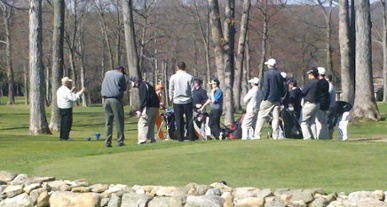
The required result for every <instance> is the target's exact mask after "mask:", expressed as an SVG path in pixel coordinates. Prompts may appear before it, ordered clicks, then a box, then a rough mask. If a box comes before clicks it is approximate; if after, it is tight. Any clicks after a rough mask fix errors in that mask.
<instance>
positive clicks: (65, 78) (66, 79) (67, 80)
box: [62, 77, 73, 84]
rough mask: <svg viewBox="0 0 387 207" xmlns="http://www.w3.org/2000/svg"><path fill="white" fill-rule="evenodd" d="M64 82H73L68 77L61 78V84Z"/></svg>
mask: <svg viewBox="0 0 387 207" xmlns="http://www.w3.org/2000/svg"><path fill="white" fill-rule="evenodd" d="M66 82H73V80H71V79H70V78H69V77H64V78H62V84H65V83H66Z"/></svg>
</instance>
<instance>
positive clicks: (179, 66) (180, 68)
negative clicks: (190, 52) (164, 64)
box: [176, 62, 185, 70]
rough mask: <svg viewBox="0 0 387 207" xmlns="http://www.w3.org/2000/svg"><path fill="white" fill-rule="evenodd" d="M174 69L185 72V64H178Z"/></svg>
mask: <svg viewBox="0 0 387 207" xmlns="http://www.w3.org/2000/svg"><path fill="white" fill-rule="evenodd" d="M176 67H177V69H178V70H185V62H179V63H178V64H177V66H176Z"/></svg>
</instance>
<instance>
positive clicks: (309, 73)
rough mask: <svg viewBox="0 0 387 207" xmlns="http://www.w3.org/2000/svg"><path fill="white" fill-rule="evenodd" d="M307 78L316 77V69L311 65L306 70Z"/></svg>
mask: <svg viewBox="0 0 387 207" xmlns="http://www.w3.org/2000/svg"><path fill="white" fill-rule="evenodd" d="M307 74H308V78H309V79H310V80H311V79H315V78H318V70H317V68H316V67H312V68H311V69H310V70H309V71H308V72H307Z"/></svg>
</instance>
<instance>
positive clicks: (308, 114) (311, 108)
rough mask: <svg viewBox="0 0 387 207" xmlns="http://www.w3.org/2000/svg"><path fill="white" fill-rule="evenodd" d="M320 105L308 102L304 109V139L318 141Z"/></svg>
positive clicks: (302, 121)
mask: <svg viewBox="0 0 387 207" xmlns="http://www.w3.org/2000/svg"><path fill="white" fill-rule="evenodd" d="M319 110H320V104H319V103H318V104H315V103H310V102H306V103H305V104H304V107H303V108H302V118H301V130H302V135H303V136H304V139H311V138H313V139H317V132H316V115H317V112H318V111H319Z"/></svg>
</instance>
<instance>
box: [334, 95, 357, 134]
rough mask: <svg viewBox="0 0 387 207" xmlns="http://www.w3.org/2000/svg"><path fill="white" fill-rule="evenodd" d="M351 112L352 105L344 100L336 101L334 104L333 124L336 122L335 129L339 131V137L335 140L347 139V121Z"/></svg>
mask: <svg viewBox="0 0 387 207" xmlns="http://www.w3.org/2000/svg"><path fill="white" fill-rule="evenodd" d="M351 113H352V105H351V104H350V103H347V102H344V101H337V102H336V104H335V116H334V120H333V124H334V123H337V131H338V132H339V138H338V139H337V140H340V141H347V140H348V131H347V127H348V122H349V118H350V117H351Z"/></svg>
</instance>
